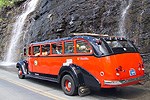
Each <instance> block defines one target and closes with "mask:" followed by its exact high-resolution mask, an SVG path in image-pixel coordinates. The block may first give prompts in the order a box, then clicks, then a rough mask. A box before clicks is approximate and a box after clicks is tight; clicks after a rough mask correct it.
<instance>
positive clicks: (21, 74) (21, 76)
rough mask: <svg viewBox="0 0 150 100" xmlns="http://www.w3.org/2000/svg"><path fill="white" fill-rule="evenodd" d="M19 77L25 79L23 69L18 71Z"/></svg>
mask: <svg viewBox="0 0 150 100" xmlns="http://www.w3.org/2000/svg"><path fill="white" fill-rule="evenodd" d="M18 77H19V78H20V79H24V78H25V75H23V72H22V69H21V68H19V69H18Z"/></svg>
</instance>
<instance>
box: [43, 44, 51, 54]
mask: <svg viewBox="0 0 150 100" xmlns="http://www.w3.org/2000/svg"><path fill="white" fill-rule="evenodd" d="M49 54H50V45H49V44H46V45H42V55H43V56H47V55H49Z"/></svg>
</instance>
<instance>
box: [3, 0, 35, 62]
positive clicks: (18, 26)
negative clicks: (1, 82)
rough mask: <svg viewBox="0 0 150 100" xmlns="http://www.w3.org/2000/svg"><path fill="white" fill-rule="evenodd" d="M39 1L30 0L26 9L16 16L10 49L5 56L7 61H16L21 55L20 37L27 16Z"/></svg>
mask: <svg viewBox="0 0 150 100" xmlns="http://www.w3.org/2000/svg"><path fill="white" fill-rule="evenodd" d="M37 3H38V0H29V1H28V2H27V5H26V7H25V10H24V11H23V12H22V14H21V15H19V16H18V17H17V18H16V22H15V23H14V26H13V30H12V35H11V39H10V42H9V46H8V51H7V53H6V57H5V61H6V62H9V63H11V62H15V60H16V59H17V58H18V57H19V54H18V53H19V52H18V51H19V49H18V46H19V45H21V44H20V38H21V37H22V36H23V27H24V24H25V20H26V18H27V16H28V15H29V14H30V13H31V12H33V11H34V10H35V8H36V5H37Z"/></svg>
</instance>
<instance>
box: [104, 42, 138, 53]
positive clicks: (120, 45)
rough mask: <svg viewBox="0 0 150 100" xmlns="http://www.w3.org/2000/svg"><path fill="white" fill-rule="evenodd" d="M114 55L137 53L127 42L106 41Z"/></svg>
mask: <svg viewBox="0 0 150 100" xmlns="http://www.w3.org/2000/svg"><path fill="white" fill-rule="evenodd" d="M106 42H107V44H108V45H109V47H110V48H111V49H112V51H113V52H114V53H123V52H137V50H136V48H134V46H133V45H132V44H131V42H129V41H126V40H124V41H118V40H115V41H106Z"/></svg>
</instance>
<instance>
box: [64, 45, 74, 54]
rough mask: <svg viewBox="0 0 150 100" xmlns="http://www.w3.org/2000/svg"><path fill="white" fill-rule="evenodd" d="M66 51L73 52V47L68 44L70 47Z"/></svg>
mask: <svg viewBox="0 0 150 100" xmlns="http://www.w3.org/2000/svg"><path fill="white" fill-rule="evenodd" d="M65 53H73V47H72V46H68V49H67V51H66V52H65Z"/></svg>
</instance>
